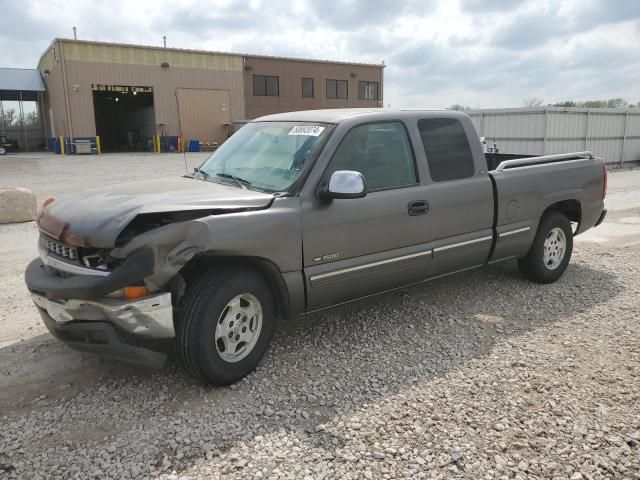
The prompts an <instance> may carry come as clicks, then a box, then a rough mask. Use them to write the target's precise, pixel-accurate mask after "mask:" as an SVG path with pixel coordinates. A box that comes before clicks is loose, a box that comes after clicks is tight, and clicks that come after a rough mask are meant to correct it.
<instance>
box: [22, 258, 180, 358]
mask: <svg viewBox="0 0 640 480" xmlns="http://www.w3.org/2000/svg"><path fill="white" fill-rule="evenodd" d="M153 268H154V255H153V252H152V251H151V250H148V249H142V250H138V251H135V252H132V253H131V255H129V256H128V257H127V258H126V260H125V261H124V263H123V264H122V265H121V266H119V267H118V268H116V269H115V270H113V271H111V272H110V273H109V274H108V275H101V276H90V275H74V276H69V277H64V276H60V275H57V274H56V273H54V272H52V271H50V269H49V268H48V267H47V266H46V265H45V264H44V263H43V262H42V260H41V259H40V258H38V259H35V260H33V261H32V262H31V263H30V264H29V266H28V267H27V270H26V272H25V281H26V284H27V287H28V288H29V291H30V292H31V296H32V299H33V301H34V303H35V304H36V306H37V307H38V311H39V312H40V315H41V317H42V319H43V321H44V324H45V326H46V327H47V329H48V330H49V331H50V332H51V334H52V335H54V336H55V337H56V338H58V339H59V340H61V341H63V342H64V343H66V344H68V345H69V346H70V347H72V348H74V349H76V350H80V351H83V352H89V353H96V354H98V355H102V356H105V357H111V358H117V359H120V360H125V361H129V362H133V363H137V364H143V365H146V366H151V367H156V368H160V367H162V365H163V364H164V360H165V358H166V356H165V355H164V354H163V353H160V352H156V351H153V350H150V349H147V348H145V347H142V346H139V345H138V343H139V342H138V341H137V340H141V341H144V339H168V338H173V337H175V331H174V325H173V307H172V303H171V294H170V293H158V294H154V295H150V296H147V297H144V298H140V299H133V300H127V299H116V298H109V297H106V295H108V294H109V293H111V292H114V291H116V290H119V289H121V288H123V287H125V286H128V285H131V284H132V283H135V282H139V281H141V280H143V279H144V278H145V277H147V276H149V275H151V274H152V273H153Z"/></svg>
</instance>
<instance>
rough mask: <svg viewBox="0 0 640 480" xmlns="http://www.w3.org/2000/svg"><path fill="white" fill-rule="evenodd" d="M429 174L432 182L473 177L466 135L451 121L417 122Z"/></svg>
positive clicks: (456, 122) (426, 120)
mask: <svg viewBox="0 0 640 480" xmlns="http://www.w3.org/2000/svg"><path fill="white" fill-rule="evenodd" d="M418 130H419V131H420V136H421V137H422V145H423V146H424V153H425V155H426V156H427V163H428V164H429V172H430V173H431V178H432V179H433V181H435V182H444V181H447V180H457V179H460V178H468V177H471V176H473V174H474V172H475V166H474V163H473V155H472V154H471V148H470V147H469V141H468V140H467V135H466V134H465V132H464V128H462V124H461V123H460V122H459V121H458V120H456V119H455V118H429V119H422V120H419V121H418Z"/></svg>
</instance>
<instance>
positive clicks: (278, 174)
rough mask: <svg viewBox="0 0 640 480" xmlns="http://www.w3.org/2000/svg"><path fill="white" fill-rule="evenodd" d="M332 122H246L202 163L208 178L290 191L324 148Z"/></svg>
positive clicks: (238, 184) (259, 187)
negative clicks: (329, 123)
mask: <svg viewBox="0 0 640 480" xmlns="http://www.w3.org/2000/svg"><path fill="white" fill-rule="evenodd" d="M331 128H332V125H328V124H318V123H305V122H302V123H301V122H255V123H247V124H246V125H245V126H244V127H242V128H241V129H240V130H238V131H237V132H236V133H235V134H233V135H232V136H231V137H230V138H229V139H228V140H227V141H226V142H224V143H223V144H222V146H220V148H218V150H216V152H215V153H214V154H213V155H211V157H209V158H208V159H207V160H206V161H205V162H204V163H203V164H202V166H201V167H200V172H201V174H202V176H203V177H204V178H205V179H206V180H209V181H213V182H224V183H230V184H233V185H237V186H238V188H241V187H244V188H248V189H256V190H265V191H270V192H283V191H287V190H288V189H289V188H290V187H291V186H292V185H293V183H294V182H295V181H296V180H297V179H298V178H299V177H300V175H301V174H302V172H303V171H304V170H305V168H307V167H308V166H309V163H310V162H311V159H312V158H313V157H314V155H315V154H316V153H317V152H318V151H319V150H320V148H322V145H323V144H324V141H325V139H326V138H327V136H328V135H329V132H330V130H331Z"/></svg>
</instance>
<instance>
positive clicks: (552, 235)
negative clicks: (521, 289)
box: [518, 211, 573, 283]
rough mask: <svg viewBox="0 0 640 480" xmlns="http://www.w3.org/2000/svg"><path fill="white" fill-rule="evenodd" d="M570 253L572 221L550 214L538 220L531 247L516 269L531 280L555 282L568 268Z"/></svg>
mask: <svg viewBox="0 0 640 480" xmlns="http://www.w3.org/2000/svg"><path fill="white" fill-rule="evenodd" d="M572 251H573V233H572V231H571V222H569V219H568V218H567V217H566V216H565V215H564V214H562V213H560V212H555V211H551V212H548V213H545V214H544V215H543V216H542V218H541V219H540V225H539V226H538V231H537V232H536V236H535V238H534V240H533V245H532V246H531V249H530V250H529V253H528V254H527V256H526V257H524V258H521V259H520V260H518V267H519V269H520V271H521V272H522V273H523V274H524V275H525V276H526V277H527V278H528V279H529V280H531V281H534V282H537V283H551V282H555V281H556V280H558V279H559V278H560V277H561V276H562V274H563V273H564V271H565V270H566V269H567V265H569V260H570V259H571V252H572Z"/></svg>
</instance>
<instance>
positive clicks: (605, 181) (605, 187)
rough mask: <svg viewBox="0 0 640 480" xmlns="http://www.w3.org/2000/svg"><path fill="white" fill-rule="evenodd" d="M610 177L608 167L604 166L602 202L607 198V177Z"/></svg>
mask: <svg viewBox="0 0 640 480" xmlns="http://www.w3.org/2000/svg"><path fill="white" fill-rule="evenodd" d="M608 176H609V172H607V166H606V165H603V166H602V177H603V183H602V200H604V197H606V196H607V177H608Z"/></svg>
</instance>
